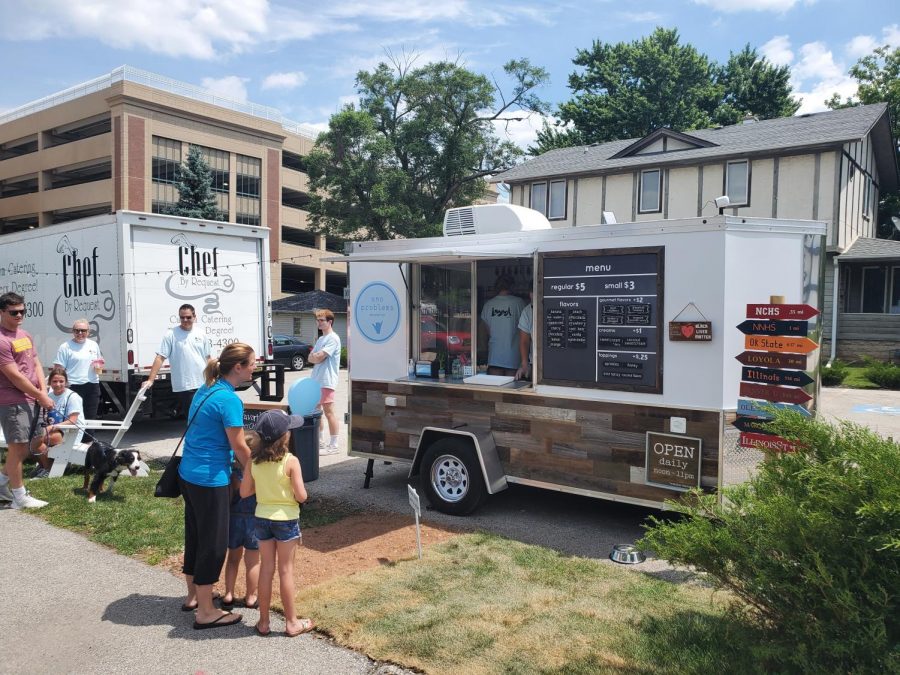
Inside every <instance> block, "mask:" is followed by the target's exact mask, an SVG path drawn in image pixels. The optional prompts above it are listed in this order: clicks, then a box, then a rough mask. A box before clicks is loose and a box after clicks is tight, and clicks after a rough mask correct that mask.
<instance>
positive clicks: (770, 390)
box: [741, 382, 812, 403]
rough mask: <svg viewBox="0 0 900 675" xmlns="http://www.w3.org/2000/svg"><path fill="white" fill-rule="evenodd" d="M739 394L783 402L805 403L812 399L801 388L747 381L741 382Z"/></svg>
mask: <svg viewBox="0 0 900 675" xmlns="http://www.w3.org/2000/svg"><path fill="white" fill-rule="evenodd" d="M741 396H748V397H750V398H761V399H762V400H764V401H780V402H783V403H806V402H807V401H811V400H812V396H810V395H809V394H807V393H806V392H805V391H803V390H802V389H795V388H794V387H773V386H771V385H768V384H751V383H749V382H741Z"/></svg>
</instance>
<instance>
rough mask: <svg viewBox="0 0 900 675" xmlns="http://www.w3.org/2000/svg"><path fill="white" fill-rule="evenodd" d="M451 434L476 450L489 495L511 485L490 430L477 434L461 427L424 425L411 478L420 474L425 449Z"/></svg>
mask: <svg viewBox="0 0 900 675" xmlns="http://www.w3.org/2000/svg"><path fill="white" fill-rule="evenodd" d="M450 436H453V437H455V438H459V439H462V440H465V441H466V442H468V443H469V444H470V445H471V448H472V449H473V450H474V451H475V455H476V457H478V464H479V465H480V466H481V475H482V477H483V478H484V485H485V488H486V489H487V493H488V494H489V495H492V494H496V493H498V492H501V491H503V490H505V489H506V488H507V487H508V486H509V484H508V483H507V482H506V473H504V471H503V465H502V464H501V463H500V457H499V456H498V455H497V445H496V444H495V443H494V436H493V435H492V434H491V432H490V431H487V432H484V433H482V434H476V433H472V432H471V431H463V430H461V429H441V428H438V427H424V428H423V429H422V434H421V435H420V436H419V444H418V445H417V446H416V453H415V455H413V463H412V467H411V468H410V470H409V477H410V478H412V477H413V476H418V475H419V471H420V468H421V465H422V455H424V454H425V451H426V450H427V449H428V448H429V446H431V444H432V443H434V442H435V441H437V440H439V439H441V438H447V437H450Z"/></svg>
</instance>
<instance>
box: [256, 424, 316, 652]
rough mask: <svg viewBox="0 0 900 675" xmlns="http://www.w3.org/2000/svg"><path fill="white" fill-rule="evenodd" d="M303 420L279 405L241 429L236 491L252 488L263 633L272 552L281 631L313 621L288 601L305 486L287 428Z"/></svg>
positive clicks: (301, 629) (298, 629) (292, 631)
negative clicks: (244, 456) (241, 465)
mask: <svg viewBox="0 0 900 675" xmlns="http://www.w3.org/2000/svg"><path fill="white" fill-rule="evenodd" d="M301 426H303V418H302V417H300V416H297V415H288V414H287V413H285V412H283V411H281V410H266V411H265V412H264V413H263V414H262V415H260V416H259V418H258V419H257V420H256V424H254V425H253V431H250V432H247V445H249V446H250V458H251V463H250V470H249V471H245V472H244V477H243V480H242V481H241V497H249V496H250V495H252V494H254V493H256V514H255V515H256V538H257V539H258V540H259V552H260V571H259V623H257V624H256V632H257V633H259V634H260V635H268V634H269V608H270V607H271V604H272V581H273V579H274V576H275V564H276V557H277V559H278V561H279V562H280V563H281V564H280V565H279V566H278V579H279V581H280V583H281V604H282V605H283V606H284V621H285V635H287V636H288V637H296V636H297V635H300V634H302V633H308V632H309V631H311V630H312V629H313V628H315V624H314V623H313V622H312V620H310V619H298V618H297V613H296V610H295V607H294V551H295V549H296V548H297V543H298V542H299V540H300V523H299V522H298V518H299V517H300V504H302V503H303V502H305V501H306V497H307V495H306V487H305V486H304V485H303V473H302V471H301V469H300V461H299V460H298V459H297V458H296V457H295V456H294V455H292V454H291V453H290V451H289V449H290V443H291V434H290V430H291V429H296V428H297V427H301Z"/></svg>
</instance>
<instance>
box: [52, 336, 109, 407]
mask: <svg viewBox="0 0 900 675" xmlns="http://www.w3.org/2000/svg"><path fill="white" fill-rule="evenodd" d="M90 330H91V328H90V324H88V322H87V319H76V321H75V323H74V324H72V339H71V340H66V341H65V342H63V343H62V344H61V345H60V346H59V350H58V351H57V352H56V358H55V359H53V363H54V364H56V365H58V366H62V367H63V368H65V369H66V376H67V377H68V379H69V388H70V389H71V390H72V391H74V392H75V393H76V394H78V395H79V396H80V397H81V400H82V401H83V402H84V418H85V419H89V420H92V419H94V418H95V417H96V416H97V406H98V404H99V403H100V370H101V369H102V367H103V356H102V355H101V354H100V346H99V345H98V344H97V343H96V342H94V341H93V340H91V339H90V338H89V337H88V335H89V334H90Z"/></svg>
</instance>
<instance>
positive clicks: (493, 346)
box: [481, 274, 525, 375]
mask: <svg viewBox="0 0 900 675" xmlns="http://www.w3.org/2000/svg"><path fill="white" fill-rule="evenodd" d="M495 286H496V288H497V295H496V296H494V297H493V298H491V299H490V300H488V301H487V302H486V303H484V307H482V308H481V321H482V323H483V325H484V326H485V329H486V330H487V334H488V338H489V339H488V371H487V372H488V375H515V374H516V370H518V368H519V363H520V360H519V332H518V326H519V317H520V316H522V310H523V309H525V301H524V300H522V298H520V297H519V296H517V295H513V294H512V293H511V289H512V286H513V280H512V279H511V278H510V277H509V276H508V275H505V274H504V275H502V276H501V277H500V278H498V279H497V282H496V284H495Z"/></svg>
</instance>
